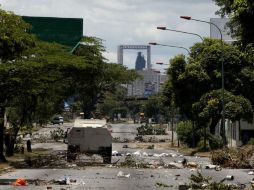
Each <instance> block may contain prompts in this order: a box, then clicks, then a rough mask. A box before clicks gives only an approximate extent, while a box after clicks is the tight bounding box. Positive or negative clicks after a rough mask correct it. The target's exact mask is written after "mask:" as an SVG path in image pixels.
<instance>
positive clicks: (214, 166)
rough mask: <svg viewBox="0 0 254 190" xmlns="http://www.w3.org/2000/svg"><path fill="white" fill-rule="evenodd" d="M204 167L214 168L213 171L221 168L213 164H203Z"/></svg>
mask: <svg viewBox="0 0 254 190" xmlns="http://www.w3.org/2000/svg"><path fill="white" fill-rule="evenodd" d="M205 169H211V170H215V171H220V170H222V168H221V167H220V166H218V165H214V164H208V165H205Z"/></svg>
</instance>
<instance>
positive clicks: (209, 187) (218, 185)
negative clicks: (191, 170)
mask: <svg viewBox="0 0 254 190" xmlns="http://www.w3.org/2000/svg"><path fill="white" fill-rule="evenodd" d="M190 181H191V182H190V184H189V186H190V188H191V189H196V190H199V189H204V190H221V189H225V190H233V189H241V188H240V187H237V186H235V185H231V184H224V183H223V181H224V179H223V180H221V181H220V182H215V181H211V177H204V176H203V175H202V174H201V173H200V172H197V175H195V174H191V177H190Z"/></svg>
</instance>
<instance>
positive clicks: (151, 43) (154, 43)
mask: <svg viewBox="0 0 254 190" xmlns="http://www.w3.org/2000/svg"><path fill="white" fill-rule="evenodd" d="M149 44H150V45H154V46H157V45H158V46H166V47H173V48H181V49H185V50H186V51H187V52H188V53H189V54H190V51H189V50H188V49H187V48H185V47H182V46H172V45H166V44H160V43H156V42H149Z"/></svg>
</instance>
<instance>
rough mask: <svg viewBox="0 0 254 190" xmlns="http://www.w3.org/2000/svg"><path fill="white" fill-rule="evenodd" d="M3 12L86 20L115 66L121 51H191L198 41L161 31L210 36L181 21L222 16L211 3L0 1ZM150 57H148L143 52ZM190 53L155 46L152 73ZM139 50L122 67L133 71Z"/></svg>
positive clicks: (177, 0)
mask: <svg viewBox="0 0 254 190" xmlns="http://www.w3.org/2000/svg"><path fill="white" fill-rule="evenodd" d="M0 4H1V7H2V9H5V10H9V11H13V12H14V13H15V14H18V15H22V16H23V15H26V16H48V17H49V16H52V17H71V18H75V17H77V18H83V19H84V21H83V22H84V35H87V36H96V37H99V38H101V39H103V40H104V45H105V47H106V49H107V53H105V57H106V58H107V59H108V60H109V61H110V62H117V46H118V45H122V44H128V45H147V44H148V42H157V43H163V44H168V45H176V46H183V47H186V48H189V47H191V46H192V45H193V44H194V43H195V42H199V41H200V39H199V38H198V37H196V36H192V35H186V34H181V33H176V32H169V31H159V30H157V29H156V27H157V26H167V27H168V28H171V29H175V30H182V31H188V32H193V33H198V34H200V35H201V36H204V37H207V36H209V32H210V26H209V25H207V24H204V23H198V22H195V21H186V20H182V19H180V18H179V16H181V15H189V16H192V17H193V18H197V19H203V20H207V21H209V19H210V18H216V17H218V16H217V15H215V11H216V10H218V7H217V6H216V5H215V3H214V2H213V1H212V0H0ZM143 53H144V56H145V57H146V52H145V51H144V52H143ZM179 53H183V54H186V51H185V50H183V49H178V48H169V47H159V46H153V47H152V55H151V58H152V59H151V60H152V64H153V68H157V69H161V70H163V68H162V67H159V66H158V65H155V63H156V62H164V63H168V60H169V59H170V58H172V57H173V56H174V55H176V54H179ZM136 56H137V50H125V51H124V65H126V66H128V67H129V68H133V67H134V65H135V59H136Z"/></svg>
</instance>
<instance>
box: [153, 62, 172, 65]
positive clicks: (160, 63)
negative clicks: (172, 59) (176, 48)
mask: <svg viewBox="0 0 254 190" xmlns="http://www.w3.org/2000/svg"><path fill="white" fill-rule="evenodd" d="M155 64H157V65H169V64H165V63H162V62H156V63H155Z"/></svg>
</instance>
